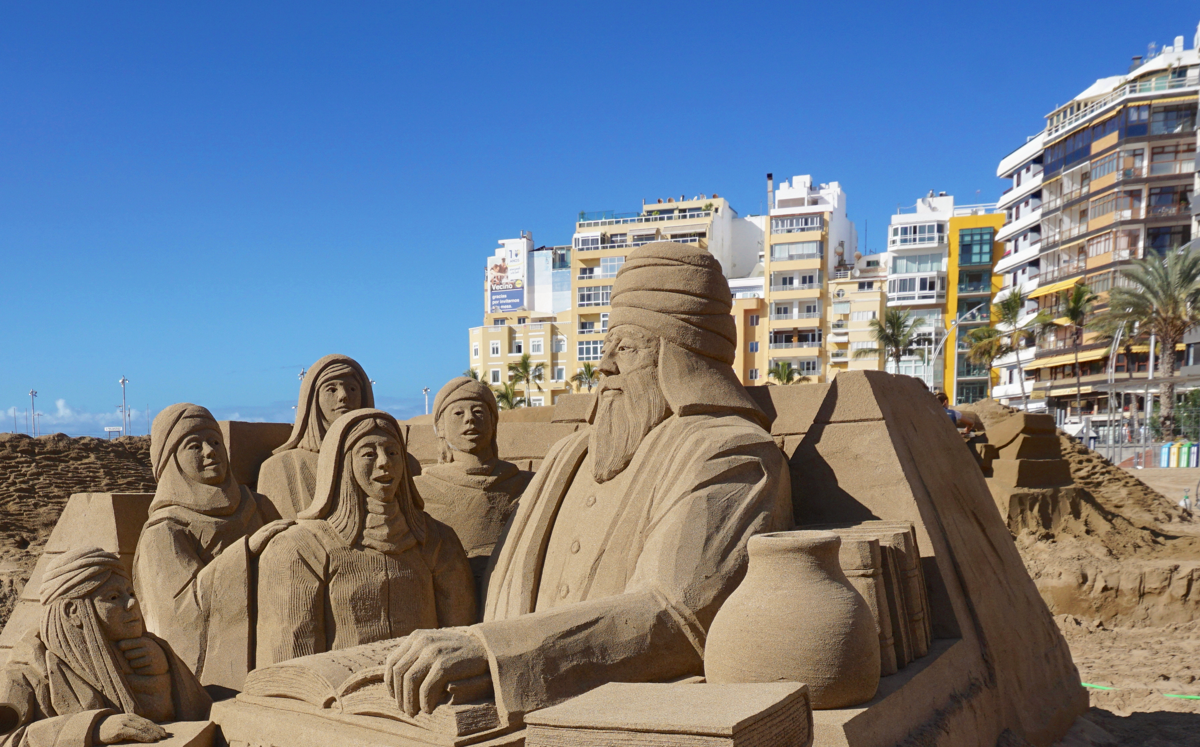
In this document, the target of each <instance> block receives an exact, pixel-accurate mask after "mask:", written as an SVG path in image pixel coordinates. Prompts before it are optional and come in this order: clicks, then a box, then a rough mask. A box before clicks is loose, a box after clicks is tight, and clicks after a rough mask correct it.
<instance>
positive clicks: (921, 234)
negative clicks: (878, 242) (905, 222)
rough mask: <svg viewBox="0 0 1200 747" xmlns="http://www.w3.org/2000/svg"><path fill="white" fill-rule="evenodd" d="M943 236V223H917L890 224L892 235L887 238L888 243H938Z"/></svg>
mask: <svg viewBox="0 0 1200 747" xmlns="http://www.w3.org/2000/svg"><path fill="white" fill-rule="evenodd" d="M945 238H946V224H945V223H919V224H917V225H912V226H892V235H891V238H889V239H888V245H889V246H905V245H907V244H940V243H941V242H942V241H944V240H945Z"/></svg>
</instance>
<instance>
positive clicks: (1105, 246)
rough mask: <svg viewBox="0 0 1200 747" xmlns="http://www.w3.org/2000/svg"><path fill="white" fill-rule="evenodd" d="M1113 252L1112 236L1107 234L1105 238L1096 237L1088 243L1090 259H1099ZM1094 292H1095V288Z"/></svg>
mask: <svg viewBox="0 0 1200 747" xmlns="http://www.w3.org/2000/svg"><path fill="white" fill-rule="evenodd" d="M1111 251H1112V234H1111V233H1106V234H1104V235H1103V236H1096V237H1095V238H1092V239H1089V240H1088V243H1087V255H1088V256H1089V257H1099V256H1100V255H1101V254H1108V253H1109V252H1111ZM1092 290H1095V289H1094V288H1093V289H1092Z"/></svg>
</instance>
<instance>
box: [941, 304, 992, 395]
mask: <svg viewBox="0 0 1200 747" xmlns="http://www.w3.org/2000/svg"><path fill="white" fill-rule="evenodd" d="M985 306H987V304H986V303H981V304H979V305H978V306H976V307H975V308H973V309H969V310H967V311H964V312H963V313H961V314H959V315H958V318H957V319H955V320H954V321H952V322H950V324H949V326H947V327H946V335H945V336H944V337H942V341H941V342H939V343H938V344H937V347H936V348H934V350H933V356H932V358H933V361H934V362H935V363H936V361H937V357H938V355H939V354H940V353H941V352H942V346H943V345H945V344H946V340H949V339H950V332H951V330H953V329H954V328H955V327H957V326H958V325H959V324H961V323H962V322H965V321H966V320H967V318H968V317H972V316H974V315H975V314H976V313H977V312H978V311H979V310H980V309H982V308H984V307H985ZM989 375H990V373H989ZM925 378H926V382H925V385H926V386H927V387H929V388H930V389H932V388H933V369H932V368H931V367H930V365H929V362H928V361H926V365H925ZM943 383H944V382H943ZM947 396H949V395H947Z"/></svg>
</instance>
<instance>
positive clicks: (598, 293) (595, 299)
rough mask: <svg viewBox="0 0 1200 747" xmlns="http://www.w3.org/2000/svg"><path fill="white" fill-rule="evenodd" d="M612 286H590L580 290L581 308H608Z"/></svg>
mask: <svg viewBox="0 0 1200 747" xmlns="http://www.w3.org/2000/svg"><path fill="white" fill-rule="evenodd" d="M611 296H612V286H611V285H589V286H587V287H584V288H580V289H579V304H578V305H579V306H608V303H609V298H610V297H611Z"/></svg>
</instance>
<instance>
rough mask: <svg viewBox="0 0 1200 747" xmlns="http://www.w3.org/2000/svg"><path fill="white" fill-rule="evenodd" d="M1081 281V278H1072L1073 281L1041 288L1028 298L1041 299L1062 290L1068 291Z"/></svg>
mask: <svg viewBox="0 0 1200 747" xmlns="http://www.w3.org/2000/svg"><path fill="white" fill-rule="evenodd" d="M1079 280H1080V279H1079V278H1072V279H1071V280H1060V281H1058V282H1057V283H1051V284H1050V285H1043V286H1040V287H1038V288H1035V289H1033V290H1032V291H1030V292H1029V295H1028V296H1026V298H1041V297H1042V296H1048V295H1050V294H1051V293H1058V292H1059V291H1061V290H1066V289H1067V288H1070V287H1071V286H1073V285H1075V284H1076V283H1078V282H1079Z"/></svg>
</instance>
